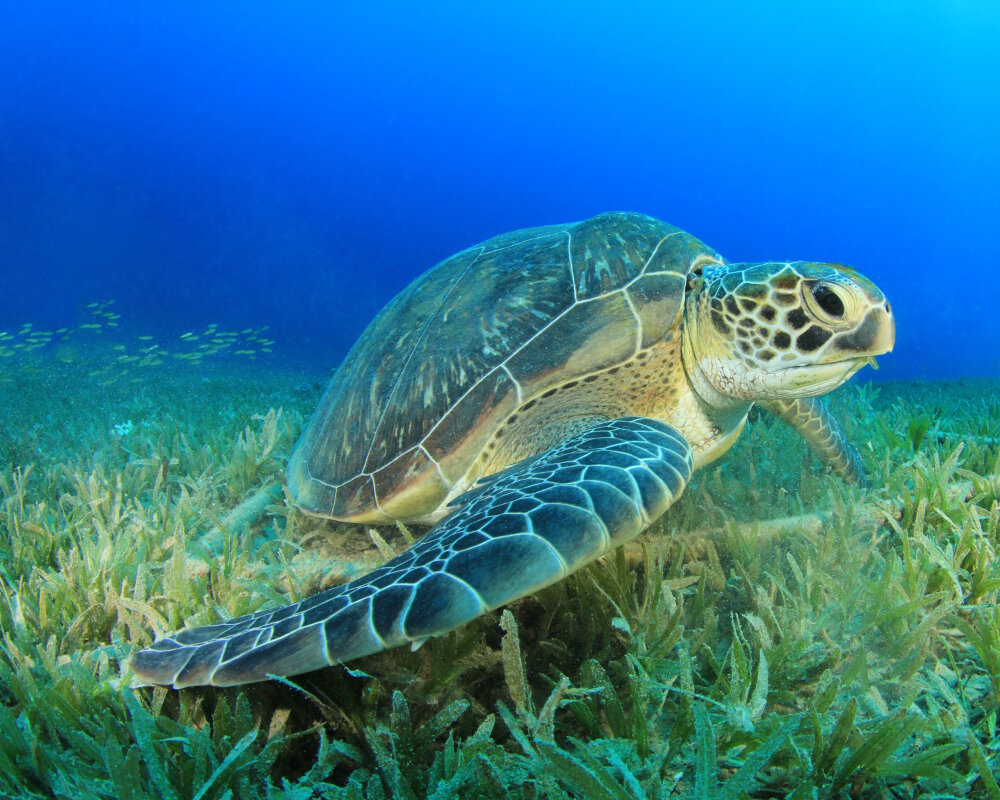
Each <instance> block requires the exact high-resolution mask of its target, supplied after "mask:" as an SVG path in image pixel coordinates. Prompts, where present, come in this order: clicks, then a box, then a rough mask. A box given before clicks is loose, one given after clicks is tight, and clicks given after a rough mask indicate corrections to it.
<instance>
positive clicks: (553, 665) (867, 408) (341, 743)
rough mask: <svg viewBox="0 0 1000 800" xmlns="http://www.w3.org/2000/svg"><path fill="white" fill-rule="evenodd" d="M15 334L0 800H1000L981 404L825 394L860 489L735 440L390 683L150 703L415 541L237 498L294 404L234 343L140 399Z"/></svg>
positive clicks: (264, 475) (267, 480)
mask: <svg viewBox="0 0 1000 800" xmlns="http://www.w3.org/2000/svg"><path fill="white" fill-rule="evenodd" d="M95 308H100V310H101V311H102V312H108V311H109V310H108V309H107V308H106V307H103V306H99V307H95ZM102 319H108V318H107V317H106V316H102ZM110 321H112V322H113V321H115V320H110ZM94 324H98V323H94ZM101 324H103V323H101ZM31 330H32V329H31V328H28V330H27V331H26V332H24V333H19V332H18V331H15V332H13V333H11V334H8V335H10V336H12V337H14V338H13V340H10V341H6V345H5V346H7V347H10V348H12V349H13V348H14V347H15V346H16V345H17V344H18V343H20V344H21V345H23V346H21V347H19V348H17V350H16V351H15V352H14V353H12V354H11V355H9V356H7V357H6V358H4V359H3V361H0V371H2V374H3V381H2V382H0V402H2V403H3V407H4V414H3V416H2V417H0V795H4V796H17V797H28V798H36V797H37V798H63V797H65V798H71V797H72V798H80V797H85V798H91V797H94V798H117V797H135V798H144V797H149V798H203V799H204V800H209V798H265V797H267V798H289V799H291V798H295V799H296V800H305V799H306V798H310V797H331V798H358V799H359V800H360V799H362V798H364V799H365V800H373V799H374V798H389V797H393V798H422V797H434V798H452V797H463V798H466V797H467V798H494V797H495V798H502V797H518V798H564V797H573V798H613V799H614V800H624V798H647V797H650V798H673V797H677V798H706V799H707V798H718V799H720V800H721V799H722V798H727V799H728V798H733V799H735V798H743V797H783V798H795V799H796V800H797V799H798V798H813V797H816V798H839V797H872V798H883V797H885V798H890V797H891V798H895V797H927V798H929V797H969V798H980V797H982V798H990V799H991V800H995V799H996V798H1000V786H998V782H997V777H996V776H997V774H998V772H1000V736H998V731H997V715H998V708H1000V608H998V605H997V600H998V596H1000V562H998V559H997V552H998V548H1000V400H998V399H997V398H998V397H1000V391H998V390H1000V382H997V381H987V380H982V381H963V382H952V383H935V384H919V383H910V384H902V383H898V384H897V383H887V384H880V385H874V384H861V385H851V386H847V387H845V388H843V389H841V390H839V391H838V392H836V393H835V394H834V396H833V397H832V403H833V405H834V407H835V409H836V411H837V414H838V417H839V418H840V419H842V420H844V421H845V424H846V427H847V428H848V432H849V433H850V434H851V436H852V439H853V440H854V441H855V442H856V443H857V444H858V445H859V446H860V449H861V451H862V453H863V456H864V459H865V462H866V467H867V470H868V474H869V479H870V488H869V489H868V490H867V491H864V492H862V491H859V490H857V489H854V488H851V487H848V486H846V485H845V484H844V483H842V482H841V481H840V480H838V479H837V478H836V477H834V476H832V475H830V474H827V473H826V472H825V471H824V469H823V468H822V467H821V465H820V464H819V463H818V462H817V461H816V460H814V459H813V458H812V457H811V456H810V455H809V454H808V452H807V451H806V447H805V445H804V443H802V442H801V440H800V439H798V437H797V436H796V434H794V432H792V431H791V430H790V429H788V428H787V426H785V425H783V424H781V423H779V422H777V421H774V420H772V419H771V418H770V417H769V416H767V415H766V414H763V413H761V414H759V415H756V416H755V418H754V419H753V420H752V422H751V424H750V425H749V426H748V430H747V432H745V433H744V435H743V436H742V438H741V440H740V441H739V442H738V444H737V445H736V447H735V448H734V449H733V451H732V452H731V453H730V455H729V456H728V457H727V458H725V459H724V460H723V461H722V462H721V463H719V464H717V465H714V466H712V467H709V468H707V469H705V470H703V471H701V472H700V473H696V475H695V477H694V480H693V482H692V484H691V485H690V486H689V487H688V489H687V491H686V493H685V495H684V496H683V498H682V499H681V501H680V502H679V503H678V504H677V505H676V506H675V507H674V508H673V509H672V510H671V511H670V512H668V513H667V515H666V516H665V517H664V518H663V519H662V520H660V521H659V522H658V523H657V524H655V525H654V526H653V527H652V528H651V529H650V530H649V531H647V532H646V533H645V534H643V535H642V536H641V537H640V538H639V539H637V540H636V541H635V542H633V543H632V544H631V545H629V546H628V547H627V548H625V549H623V550H619V551H617V552H616V553H614V554H613V555H611V556H609V557H607V558H605V559H603V560H602V561H601V562H598V563H597V564H594V565H592V566H590V567H588V568H586V569H584V570H583V571H582V572H581V573H580V574H579V575H576V576H574V577H572V578H570V579H569V580H566V581H564V582H562V583H559V584H557V585H555V586H553V587H551V588H549V589H547V590H545V591H543V592H541V593H540V594H539V595H537V596H536V597H532V598H528V599H525V600H522V601H520V602H518V603H516V604H514V605H513V606H511V607H510V608H509V609H506V610H503V611H502V612H497V613H492V614H488V615H486V616H485V617H483V618H482V619H480V620H478V621H476V622H474V623H472V624H469V625H467V626H465V627H463V628H462V629H460V630H458V631H456V632H454V633H452V634H449V635H447V636H445V637H442V638H440V639H436V640H432V641H430V642H428V643H427V644H426V645H424V646H423V647H422V648H420V649H419V650H417V651H415V652H405V651H401V650H393V651H389V652H385V653H381V654H379V655H376V656H371V657H368V658H365V659H361V660H359V661H356V662H352V664H351V665H350V667H351V668H350V669H348V668H330V669H326V670H321V671H319V672H316V673H311V674H308V675H304V676H299V677H297V678H295V679H293V680H281V681H274V682H271V683H268V684H258V685H251V686H246V687H237V688H233V689H204V690H202V689H198V690H183V691H181V692H174V691H168V690H165V689H161V688H157V689H151V688H133V687H132V686H131V683H132V680H131V674H130V671H129V667H128V656H129V654H130V653H131V652H133V651H134V650H135V649H138V648H140V647H144V646H147V645H149V644H150V643H151V642H152V641H153V638H154V635H156V634H161V633H163V632H165V631H168V630H174V629H177V628H180V627H183V626H185V625H203V624H209V623H213V622H217V621H219V620H222V619H226V618H228V617H231V616H234V615H239V614H245V613H249V612H252V611H256V610H259V609H261V608H263V607H265V606H268V605H274V604H277V603H279V602H286V601H288V600H292V601H294V600H298V599H301V598H303V597H305V596H306V595H308V594H310V593H312V592H314V591H316V590H317V589H319V588H322V587H325V586H327V585H330V584H332V583H334V582H339V581H341V580H343V579H346V578H349V577H353V576H355V575H356V574H358V573H360V572H361V571H364V570H367V569H369V568H370V567H372V566H374V565H376V564H378V563H381V562H382V561H383V560H385V559H386V558H388V557H391V555H392V553H393V552H396V551H398V550H400V549H402V548H404V547H406V546H407V539H408V537H410V536H415V535H418V534H419V531H417V530H413V531H407V530H405V529H396V528H381V529H378V530H372V529H369V528H367V527H365V526H356V525H347V524H341V523H331V522H325V521H322V520H316V519H312V518H310V517H307V516H305V515H303V514H302V513H301V512H299V511H298V510H296V509H295V508H294V507H293V506H292V505H291V504H290V503H289V502H288V501H287V498H286V497H285V496H284V495H283V494H282V493H281V492H280V491H271V492H270V493H269V492H267V491H265V492H263V493H262V492H261V490H262V489H267V487H270V486H272V485H273V484H275V483H276V482H277V481H279V480H280V477H281V474H282V470H283V468H284V464H285V460H286V458H287V457H288V455H289V453H290V451H291V448H292V445H293V444H294V441H295V438H296V436H297V435H298V432H299V431H300V430H301V428H302V425H303V424H304V422H305V419H306V417H307V415H308V414H309V413H310V412H311V410H312V408H313V407H314V405H315V402H316V399H317V398H318V396H319V393H320V392H321V391H322V387H323V384H324V383H325V376H322V375H307V374H304V373H301V372H293V371H286V370H283V369H281V368H280V367H277V366H274V365H273V364H266V365H264V364H261V363H260V362H251V361H250V360H249V359H247V358H243V357H240V356H237V355H236V351H238V350H244V349H258V348H259V349H263V348H264V347H266V346H269V345H263V344H262V343H261V342H262V341H263V342H269V341H270V340H267V339H262V336H263V331H259V330H258V329H256V328H250V329H247V331H248V332H245V333H240V334H237V335H236V337H235V339H234V342H233V343H232V344H231V345H229V346H228V347H227V348H226V349H225V351H223V352H217V353H214V354H215V355H216V356H217V357H216V358H214V359H213V360H212V362H211V368H210V369H209V368H208V366H207V365H206V364H205V363H196V361H195V360H193V359H191V360H189V359H183V358H173V357H172V356H171V357H170V358H163V359H162V363H160V364H152V363H149V364H146V365H145V366H144V367H143V368H141V369H139V368H135V366H134V364H133V363H132V362H124V363H119V364H118V366H117V367H112V368H109V367H108V360H107V352H106V350H98V349H94V348H92V347H91V346H90V345H89V344H88V345H87V346H86V347H84V346H82V345H81V347H80V351H79V353H78V354H77V355H76V356H75V357H74V358H72V359H65V358H62V357H60V354H59V350H58V348H57V344H58V342H57V341H52V342H49V341H46V342H41V340H40V339H39V342H38V343H39V347H37V348H35V347H30V348H29V347H28V346H27V344H28V343H29V342H28V340H29V338H30V337H32V336H35V334H33V333H31ZM114 333H115V332H113V331H109V332H107V333H106V334H103V336H104V339H109V338H110V337H112V336H113V334H114ZM54 334H55V332H53V335H52V336H51V337H50V339H56V338H57V337H56V336H55V335H54ZM217 334H218V332H217V330H216V329H213V330H211V331H205V332H204V333H202V332H199V333H197V334H192V336H194V335H197V336H198V337H200V338H199V340H198V342H197V343H196V344H195V345H191V347H193V348H194V350H195V351H196V352H197V346H198V345H200V344H209V345H211V343H212V339H216V338H218V339H222V340H226V339H227V338H228V337H226V336H223V335H221V334H218V335H217ZM76 335H79V336H82V335H83V334H82V333H78V334H76ZM206 337H207V342H206V341H205V339H206ZM251 337H252V338H253V341H252V342H251V343H250V344H246V345H245V346H244V344H238V342H244V341H250V340H251ZM42 338H44V337H42ZM181 341H182V342H183V341H186V340H183V339H182V340H181ZM12 342H13V343H12ZM118 343H122V344H125V346H126V347H127V348H128V350H127V352H128V354H136V355H139V353H133V351H134V350H138V349H139V348H140V347H152V346H153V343H152V342H151V341H145V340H144V341H141V342H140V343H139V345H135V344H133V343H131V342H130V343H125V342H124V341H121V342H120V341H119V340H117V339H112V340H111V342H110V343H107V344H108V347H110V348H112V349H111V350H110V352H112V353H114V352H122V351H114V350H113V347H114V346H115V345H116V344H118ZM186 347H189V345H185V344H183V343H182V344H181V345H177V346H174V347H172V348H168V347H163V349H164V350H169V351H170V352H171V353H173V352H178V353H185V352H188V350H186V349H184V348H186ZM209 349H211V348H209ZM202 352H204V351H202ZM145 355H148V354H145ZM198 360H200V359H198ZM106 369H107V370H108V371H107V372H102V370H106ZM115 370H118V371H119V372H116V371H115ZM118 374H122V375H124V376H126V377H127V380H119V379H116V380H109V378H111V377H113V376H115V375H118ZM251 497H255V498H256V501H257V502H258V503H260V504H263V505H265V506H266V508H265V510H264V513H263V515H262V518H261V519H260V521H259V522H257V523H255V524H247V523H246V520H245V519H239V518H237V517H234V516H232V515H231V511H232V510H233V509H234V508H236V507H237V506H239V504H240V503H242V502H244V501H245V500H247V498H251Z"/></svg>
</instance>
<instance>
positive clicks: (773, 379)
mask: <svg viewBox="0 0 1000 800" xmlns="http://www.w3.org/2000/svg"><path fill="white" fill-rule="evenodd" d="M685 333H686V344H687V346H686V348H685V355H686V361H687V368H688V373H689V375H691V377H692V380H693V381H694V382H695V383H696V384H700V383H701V382H702V379H703V380H704V381H707V383H708V384H709V385H710V388H709V390H708V391H707V392H703V393H707V394H710V395H711V394H712V391H711V390H712V389H714V391H715V392H717V393H718V394H719V395H721V396H722V397H723V398H731V399H735V400H747V399H751V400H753V399H764V398H773V399H779V398H784V397H792V396H796V397H800V396H808V395H817V394H822V393H824V392H828V391H830V390H831V389H833V388H835V387H836V386H838V385H840V384H841V383H843V382H844V381H845V380H847V379H848V378H849V377H850V376H851V375H853V374H854V373H855V372H856V371H857V370H858V369H860V368H861V367H862V366H864V365H865V364H867V363H869V362H871V361H873V360H874V357H875V356H877V355H881V354H883V353H885V352H888V351H889V350H891V349H892V344H893V340H894V338H895V323H894V321H893V317H892V311H891V309H890V307H889V303H888V302H887V301H886V299H885V295H883V294H882V292H881V291H880V290H879V289H878V287H876V286H875V285H874V284H873V283H872V282H871V281H869V280H868V279H867V278H865V277H864V276H863V275H861V274H859V273H858V272H856V271H855V270H853V269H851V268H849V267H844V266H840V265H836V264H821V263H814V262H809V261H795V262H791V263H784V262H768V263H762V264H723V265H716V264H713V265H710V266H706V267H705V268H703V269H701V270H696V271H694V272H692V273H691V274H690V275H689V278H688V291H687V302H686V320H685ZM692 373H694V374H692ZM705 399H706V400H709V401H710V402H711V398H710V397H709V398H705Z"/></svg>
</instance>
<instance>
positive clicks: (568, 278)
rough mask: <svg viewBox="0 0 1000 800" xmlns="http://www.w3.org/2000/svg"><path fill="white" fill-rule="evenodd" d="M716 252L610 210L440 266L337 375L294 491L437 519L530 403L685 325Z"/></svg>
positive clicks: (298, 462)
mask: <svg viewBox="0 0 1000 800" xmlns="http://www.w3.org/2000/svg"><path fill="white" fill-rule="evenodd" d="M703 259H711V260H718V256H717V254H716V253H715V252H714V251H712V250H711V249H710V248H708V247H706V246H705V245H704V244H702V243H701V242H700V241H698V240H697V239H695V238H694V237H693V236H691V235H689V234H687V233H685V232H684V231H681V230H680V229H678V228H675V227H674V226H672V225H668V224H667V223H665V222H661V221H660V220H657V219H653V218H651V217H646V216H643V215H640V214H629V213H611V214H602V215H600V216H597V217H594V218H592V219H589V220H586V221H583V222H578V223H574V224H569V225H552V226H548V227H543V228H530V229H526V230H521V231H515V232H513V233H507V234H503V235H501V236H497V237H494V238H492V239H489V240H488V241H486V242H483V243H482V244H480V245H477V246H475V247H471V248H469V249H467V250H464V251H462V252H461V253H458V254H456V255H454V256H452V257H451V258H449V259H447V260H445V261H442V262H441V263H440V264H438V265H437V266H435V267H433V268H432V269H430V270H429V271H428V272H425V273H424V274H423V275H421V276H420V277H419V278H417V279H416V280H415V281H414V282H413V283H411V284H410V285H409V286H408V287H407V288H406V289H404V290H403V291H402V292H401V293H400V294H399V295H397V296H396V297H395V298H394V299H393V300H392V301H391V302H390V303H389V304H388V305H387V306H386V307H385V308H384V309H383V310H382V311H381V312H380V313H379V314H378V316H376V317H375V319H374V320H373V321H372V322H371V324H370V325H369V326H368V327H367V328H366V329H365V331H364V333H363V334H362V335H361V337H360V338H359V339H358V341H357V343H356V344H355V345H354V347H353V348H352V349H351V351H350V352H349V353H348V355H347V358H346V359H345V360H344V362H343V364H342V365H341V366H340V368H339V369H338V370H337V372H336V374H335V375H334V377H333V379H332V380H331V382H330V385H329V387H328V388H327V390H326V393H325V394H324V395H323V399H322V400H321V402H320V404H319V407H318V408H317V410H316V412H315V414H314V415H313V417H312V419H311V420H310V422H309V424H308V426H307V427H306V429H305V431H304V432H303V434H302V437H301V438H300V440H299V442H298V444H297V445H296V448H295V451H294V453H293V454H292V458H291V460H290V462H289V465H288V485H289V488H290V490H291V492H292V494H293V496H294V497H295V499H296V501H297V502H298V503H299V505H300V506H302V507H303V508H304V509H305V510H306V511H308V512H310V513H314V514H319V515H322V516H328V517H332V518H334V519H344V520H353V521H359V522H360V521H369V522H378V521H386V520H390V519H403V520H406V519H419V518H421V517H425V516H427V515H429V514H432V513H434V512H435V510H436V509H438V507H439V506H440V505H441V503H442V502H443V501H444V500H445V498H446V497H447V496H448V495H449V493H450V492H452V490H453V489H454V488H455V487H456V486H458V487H460V486H461V481H462V480H463V478H465V477H467V474H468V473H469V471H470V468H472V467H473V465H474V463H475V461H476V458H477V456H478V455H479V453H480V451H481V450H482V449H483V448H484V446H485V445H486V443H487V442H488V441H489V439H490V437H491V436H492V435H493V434H494V433H495V432H496V430H497V428H498V427H499V426H501V425H502V424H503V422H504V420H505V419H507V418H508V417H509V416H510V415H511V414H512V413H514V412H516V411H517V409H518V408H519V407H522V406H524V405H525V404H529V403H530V402H531V401H532V399H533V398H537V397H538V396H539V395H541V394H544V393H545V392H548V391H550V390H551V389H552V388H553V387H555V386H558V385H560V384H563V383H565V382H568V381H572V380H576V379H580V378H582V377H585V376H587V375H589V374H594V373H597V372H600V371H602V370H606V369H610V368H612V367H614V366H616V365H619V364H622V363H624V362H625V361H627V360H628V359H629V358H631V357H632V356H633V355H635V353H636V352H637V350H638V349H640V348H642V347H647V346H649V345H650V344H653V343H655V342H657V341H659V340H660V339H662V338H663V337H664V336H665V335H666V334H667V333H668V332H669V331H670V330H672V329H673V328H674V327H676V326H677V325H679V324H680V320H681V317H682V305H683V296H684V287H685V282H686V275H687V273H688V271H689V270H690V269H691V268H692V265H694V264H696V263H698V262H699V261H700V260H703ZM476 477H478V476H476Z"/></svg>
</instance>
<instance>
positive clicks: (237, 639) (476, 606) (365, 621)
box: [132, 417, 692, 688]
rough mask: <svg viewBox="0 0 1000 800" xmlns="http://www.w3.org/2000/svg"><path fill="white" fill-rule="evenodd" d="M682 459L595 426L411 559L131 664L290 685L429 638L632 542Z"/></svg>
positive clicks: (451, 520) (204, 679)
mask: <svg viewBox="0 0 1000 800" xmlns="http://www.w3.org/2000/svg"><path fill="white" fill-rule="evenodd" d="M691 470H692V454H691V448H690V447H689V446H688V443H687V442H686V440H685V439H684V437H683V436H681V434H680V433H678V432H677V431H676V430H675V429H673V428H671V427H670V426H668V425H666V424H664V423H662V422H658V421H656V420H651V419H645V418H641V417H625V418H621V419H615V420H609V421H606V422H600V423H598V424H596V425H594V426H593V427H591V428H589V429H588V430H585V431H584V432H582V433H579V434H577V435H576V436H573V437H572V438H570V439H567V440H566V441H565V442H563V443H562V444H560V445H558V446H557V447H555V448H553V449H552V450H549V451H548V452H546V453H543V454H542V455H541V456H539V457H536V458H533V459H530V460H527V461H524V462H522V463H521V464H519V465H515V466H514V467H512V468H509V469H507V470H505V471H504V472H503V473H501V474H499V475H495V476H491V477H490V478H488V479H487V480H485V481H483V483H482V484H481V485H479V486H477V487H475V488H474V489H473V490H471V491H470V492H468V493H467V494H466V495H464V496H463V497H462V498H460V500H462V501H465V505H464V506H462V507H461V508H459V509H457V510H456V511H454V512H453V513H452V514H450V515H449V516H448V517H445V518H444V519H443V520H441V521H440V522H439V523H438V524H437V525H436V526H435V527H434V528H432V529H431V530H430V531H429V532H428V533H427V535H426V536H424V537H423V538H422V539H421V540H420V541H419V542H417V543H416V544H414V545H413V546H412V547H411V548H410V549H409V550H407V551H406V552H404V553H401V554H400V555H399V556H397V557H396V558H394V559H392V560H391V561H389V562H388V563H386V564H384V565H383V566H381V567H378V568H377V569H375V570H373V571H372V572H370V573H368V574H367V575H365V576H363V577H361V578H359V579H357V580H354V581H351V582H350V583H347V584H344V585H343V586H338V587H335V588H333V589H329V590H327V591H325V592H321V593H319V594H317V595H314V596H312V597H310V598H308V599H306V600H303V601H302V602H300V603H296V604H294V605H290V606H285V607H283V608H279V609H275V610H272V611H263V612H260V613H257V614H252V615H247V616H243V617H240V618H238V619H234V620H232V621H230V622H229V623H223V624H218V625H210V626H205V627H202V628H194V629H189V630H183V631H180V632H179V633H176V634H172V635H170V636H167V637H165V638H163V639H161V640H159V641H157V642H156V643H155V644H153V645H152V646H151V647H150V648H148V649H147V650H143V651H141V652H139V653H136V654H135V656H134V657H133V660H132V668H133V670H134V671H135V673H136V675H137V676H138V678H139V679H140V680H142V681H144V682H147V683H151V684H172V685H173V686H174V687H176V688H182V687H185V686H194V685H204V684H212V685H216V686H228V685H234V684H241V683H251V682H254V681H260V680H265V679H266V678H267V677H268V675H272V674H274V675H295V674H298V673H301V672H307V671H310V670H314V669H318V668H320V667H324V666H327V665H329V664H336V663H341V662H345V661H349V660H351V659H354V658H359V657H361V656H364V655H369V654H371V653H375V652H378V651H380V650H384V649H387V648H390V647H397V646H399V645H402V644H405V643H406V642H414V641H417V642H419V641H422V640H423V639H425V638H427V637H430V636H440V635H441V634H444V633H447V632H448V631H450V630H453V629H454V628H457V627H458V626H460V625H462V624H464V623H466V622H468V621H469V620H471V619H474V618H475V617H478V616H479V615H481V614H483V613H484V612H486V611H489V610H491V609H494V608H497V607H498V606H501V605H503V604H505V603H509V602H511V601H512V600H515V599H517V598H519V597H524V596H525V595H528V594H531V593H532V592H535V591H537V590H538V589H541V588H542V587H544V586H547V585H549V584H551V583H554V582H555V581H558V580H560V579H562V578H564V577H566V575H568V574H569V573H570V572H573V571H575V570H578V569H580V568H581V567H582V566H584V565H585V564H587V563H589V562H591V561H593V560H594V559H596V558H599V557H600V556H602V555H604V554H605V553H606V552H608V550H610V549H612V548H614V547H616V546H618V545H620V544H622V543H623V542H625V541H628V540H629V539H631V538H633V537H634V536H636V535H637V534H638V533H640V532H641V531H642V530H643V529H644V528H645V527H646V526H648V525H649V524H650V522H652V521H653V520H655V519H656V518H657V517H659V516H660V515H661V514H663V512H664V511H666V510H667V508H668V507H669V506H670V504H671V503H673V502H674V501H675V500H676V499H677V497H678V496H679V495H680V493H681V492H682V491H683V489H684V486H685V485H686V484H687V481H688V480H689V478H690V476H691Z"/></svg>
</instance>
